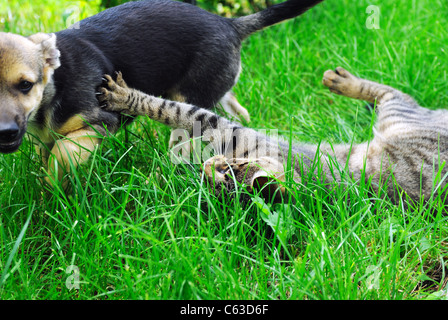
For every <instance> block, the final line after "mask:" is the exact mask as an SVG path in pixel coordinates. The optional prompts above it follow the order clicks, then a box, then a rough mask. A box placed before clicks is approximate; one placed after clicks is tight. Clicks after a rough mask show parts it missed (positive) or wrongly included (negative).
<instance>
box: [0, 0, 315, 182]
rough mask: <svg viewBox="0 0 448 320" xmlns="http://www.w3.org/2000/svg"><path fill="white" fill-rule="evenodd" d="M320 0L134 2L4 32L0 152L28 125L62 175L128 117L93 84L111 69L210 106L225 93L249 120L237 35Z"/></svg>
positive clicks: (156, 90)
mask: <svg viewBox="0 0 448 320" xmlns="http://www.w3.org/2000/svg"><path fill="white" fill-rule="evenodd" d="M321 1H322V0H289V1H286V2H284V3H280V4H277V5H274V6H272V7H270V8H267V9H266V10H263V11H261V12H259V13H255V14H253V15H249V16H246V17H242V18H237V19H227V18H223V17H220V16H217V15H214V14H211V13H209V12H207V11H205V10H202V9H200V8H198V7H195V6H193V5H190V4H186V3H181V2H178V1H169V0H150V1H135V2H129V3H126V4H123V5H121V6H117V7H114V8H110V9H108V10H105V11H103V12H101V13H99V14H97V15H95V16H92V17H90V18H87V19H84V20H82V21H80V22H79V23H78V24H77V27H76V28H72V29H66V30H62V31H59V32H56V33H54V34H36V35H33V36H30V37H22V36H20V35H15V34H8V33H0V152H2V153H9V152H14V151H16V150H17V149H18V148H19V146H20V144H21V142H22V139H23V136H24V134H25V132H26V131H27V129H28V131H29V132H30V133H31V134H32V135H33V136H34V137H36V141H38V145H39V147H38V149H39V153H40V154H41V155H42V156H43V158H44V162H46V161H47V160H48V159H50V161H49V163H48V171H49V173H50V174H52V175H54V178H55V179H59V180H60V179H62V177H63V175H64V173H65V172H67V171H69V168H70V162H72V163H73V165H75V166H76V165H77V164H78V163H82V162H83V161H85V160H86V159H87V158H88V156H89V154H90V153H91V151H92V150H93V149H94V148H95V146H96V145H97V144H98V143H99V142H100V140H101V138H102V137H103V136H104V135H105V134H107V132H108V131H109V132H112V133H114V132H115V131H117V129H118V128H119V127H120V125H121V124H122V123H126V122H128V120H129V119H130V118H129V117H123V116H120V115H118V114H114V113H110V112H108V111H105V110H102V109H100V108H99V107H98V104H97V99H96V96H95V92H96V88H98V87H99V86H100V85H101V82H102V76H103V74H105V73H112V72H113V71H114V70H122V71H123V72H125V74H126V75H127V80H128V82H129V84H130V85H131V86H132V87H135V88H137V89H139V90H141V91H143V92H145V93H148V94H152V95H156V96H163V97H166V98H169V99H172V100H178V101H184V102H188V103H192V104H195V105H197V106H200V107H202V108H208V109H210V108H213V107H215V106H216V105H217V104H218V103H219V102H220V101H221V102H222V104H223V107H224V109H226V110H227V111H229V112H231V113H233V115H234V116H241V117H243V118H244V117H245V118H247V117H248V113H247V111H246V110H245V109H244V108H243V107H242V106H240V105H239V103H238V102H237V101H236V99H234V97H232V95H231V94H230V92H229V91H230V89H231V88H232V86H233V85H234V84H235V82H236V81H237V78H238V76H239V73H240V71H241V63H240V47H241V42H242V41H243V40H244V39H245V38H246V37H248V36H249V35H250V34H251V33H252V32H255V31H257V30H260V29H262V28H264V27H267V26H269V25H272V24H275V23H278V22H281V21H283V20H285V19H290V18H293V17H295V16H297V15H300V14H301V13H303V12H304V11H306V10H307V9H308V8H310V7H312V6H314V5H315V4H317V3H319V2H321ZM56 163H58V167H59V168H62V170H60V169H58V170H56V167H55V166H54V165H55V164H56Z"/></svg>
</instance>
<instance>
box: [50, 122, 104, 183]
mask: <svg viewBox="0 0 448 320" xmlns="http://www.w3.org/2000/svg"><path fill="white" fill-rule="evenodd" d="M100 141H101V139H100V137H99V135H98V133H97V132H95V131H94V129H92V128H83V129H79V130H76V131H72V132H70V133H67V134H66V135H65V137H64V138H63V139H60V140H57V141H56V142H55V144H54V146H53V148H52V150H51V154H50V156H49V160H48V175H49V176H48V177H47V178H46V181H47V182H48V183H49V184H50V185H54V184H55V183H57V181H61V183H62V187H63V188H64V189H67V186H68V182H69V180H68V179H64V176H65V175H66V174H69V173H70V172H71V170H72V169H75V168H76V167H77V166H78V165H80V164H82V163H84V162H86V161H87V159H88V158H89V156H90V154H91V153H92V151H93V150H94V149H95V147H96V146H97V145H98V144H99V143H100Z"/></svg>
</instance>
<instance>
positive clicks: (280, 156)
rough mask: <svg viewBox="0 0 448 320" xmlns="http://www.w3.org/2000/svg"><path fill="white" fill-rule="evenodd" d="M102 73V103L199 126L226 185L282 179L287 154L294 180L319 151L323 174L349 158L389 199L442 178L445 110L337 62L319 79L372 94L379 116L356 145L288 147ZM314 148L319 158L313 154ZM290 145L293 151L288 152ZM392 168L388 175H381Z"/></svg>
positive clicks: (209, 168)
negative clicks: (400, 191)
mask: <svg viewBox="0 0 448 320" xmlns="http://www.w3.org/2000/svg"><path fill="white" fill-rule="evenodd" d="M106 78H107V80H108V82H107V88H101V89H100V94H101V95H99V100H100V103H101V104H102V105H103V106H105V107H106V108H107V109H108V110H112V111H116V112H122V113H125V114H129V115H147V116H149V117H150V118H151V119H154V120H156V121H159V122H162V123H165V124H167V125H170V126H172V127H177V128H182V129H185V130H187V131H188V132H189V133H190V134H193V131H194V129H195V126H198V125H199V127H200V131H199V132H201V135H202V136H203V140H204V141H209V142H210V143H211V144H212V145H213V147H214V150H215V152H216V153H217V154H218V155H216V156H214V157H212V158H210V159H209V160H207V161H205V163H204V165H203V168H204V171H205V173H206V174H207V176H208V177H209V178H210V180H212V181H214V182H215V183H217V184H218V185H219V184H222V185H224V186H225V187H226V188H232V187H233V186H234V180H236V181H238V182H240V183H244V184H246V185H247V186H249V188H251V187H252V186H256V185H258V186H262V185H263V184H265V183H266V182H267V181H269V180H270V179H275V180H277V181H280V182H281V181H285V174H286V172H285V169H286V168H288V163H287V159H290V161H291V162H290V163H289V165H290V167H291V168H292V170H293V177H294V180H296V181H298V182H300V181H301V176H302V175H303V174H306V173H307V170H310V168H312V162H313V161H314V160H315V159H317V158H320V160H321V163H322V166H323V171H324V173H325V174H326V178H327V179H328V180H336V181H339V180H340V179H341V177H340V175H339V174H338V173H336V174H334V172H338V170H331V169H330V167H331V166H332V164H331V160H330V159H335V160H336V161H337V162H338V163H339V165H340V168H344V167H345V165H346V164H348V165H347V167H348V170H349V172H350V173H351V174H352V176H353V177H354V178H355V179H361V177H363V175H362V172H365V179H369V178H371V179H372V180H373V185H374V188H376V189H377V190H378V188H382V187H385V186H386V185H387V192H388V194H389V195H390V196H391V197H392V198H393V200H395V201H398V196H399V195H398V194H397V193H396V191H397V188H396V187H399V189H400V188H402V189H403V190H404V191H406V193H407V194H408V195H409V196H410V197H411V198H412V199H414V200H420V199H421V198H422V197H423V198H424V199H428V198H429V197H430V196H431V195H432V194H434V191H435V193H438V192H439V191H440V190H443V189H444V187H445V186H446V185H447V182H446V180H447V179H445V175H447V174H448V168H447V166H446V161H447V160H448V128H447V123H448V111H447V110H435V111H433V110H429V109H426V108H423V107H420V106H418V104H417V103H416V102H415V101H414V100H413V99H412V98H410V97H409V96H408V95H405V94H404V93H402V92H400V91H398V90H395V89H393V88H391V87H388V86H385V85H380V84H377V83H374V82H371V81H367V80H364V79H360V78H357V77H355V76H353V75H352V74H350V73H349V72H347V71H346V70H344V69H342V68H337V69H336V71H327V72H325V74H324V78H323V83H324V85H326V86H327V87H329V88H330V90H331V91H333V92H335V93H337V94H340V95H345V96H348V97H351V98H355V99H362V100H366V101H369V102H375V101H376V103H377V106H376V111H377V117H378V119H377V123H376V126H375V129H374V137H373V139H372V140H371V141H369V142H366V143H362V144H357V145H328V144H322V145H320V148H319V149H318V147H317V146H315V145H302V144H296V145H293V146H292V148H291V149H290V147H289V144H288V143H287V142H282V141H279V140H271V139H270V138H269V137H267V136H265V135H261V134H258V133H257V132H256V131H254V130H252V129H249V128H244V127H241V126H240V125H238V124H236V123H233V122H231V121H229V120H227V119H225V118H222V117H219V116H218V115H216V114H214V113H212V112H210V111H208V110H204V109H200V108H198V107H196V106H193V105H190V104H185V103H178V102H173V101H168V100H165V99H162V98H156V97H154V96H149V95H146V94H144V93H142V92H140V91H138V90H135V89H130V88H128V87H127V86H126V84H125V82H124V81H123V79H122V77H121V74H118V77H117V80H116V82H115V81H114V80H113V79H112V78H111V77H110V76H106ZM318 150H319V152H320V154H319V155H320V157H316V153H317V152H318ZM289 152H291V154H292V157H289V158H288V153H289ZM299 160H300V161H299ZM332 172H333V173H332ZM391 173H392V174H393V177H394V178H393V179H387V178H388V177H389V176H390V174H391ZM438 173H439V175H438ZM281 188H282V187H281V184H280V189H281ZM445 195H446V194H445Z"/></svg>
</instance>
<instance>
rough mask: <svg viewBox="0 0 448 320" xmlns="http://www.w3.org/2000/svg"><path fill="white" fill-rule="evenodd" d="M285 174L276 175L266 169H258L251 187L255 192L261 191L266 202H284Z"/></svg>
mask: <svg viewBox="0 0 448 320" xmlns="http://www.w3.org/2000/svg"><path fill="white" fill-rule="evenodd" d="M281 182H284V175H282V176H280V177H275V176H274V175H273V174H269V173H267V172H266V171H264V170H259V171H257V172H256V173H255V174H254V175H253V176H252V180H251V187H252V189H253V191H254V192H255V193H258V192H260V194H261V195H262V196H263V198H264V199H265V201H266V202H272V201H273V202H276V203H277V202H282V199H283V196H284V195H285V187H284V186H282V185H281Z"/></svg>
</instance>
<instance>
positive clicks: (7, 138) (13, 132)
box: [0, 121, 20, 143]
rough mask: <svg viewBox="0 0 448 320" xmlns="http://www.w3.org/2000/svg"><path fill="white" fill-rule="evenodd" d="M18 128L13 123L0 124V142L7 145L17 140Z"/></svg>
mask: <svg viewBox="0 0 448 320" xmlns="http://www.w3.org/2000/svg"><path fill="white" fill-rule="evenodd" d="M19 132H20V128H19V126H18V125H17V123H16V122H15V121H12V122H7V123H0V142H3V143H7V142H11V141H14V140H16V139H17V138H18V136H19Z"/></svg>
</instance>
